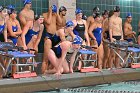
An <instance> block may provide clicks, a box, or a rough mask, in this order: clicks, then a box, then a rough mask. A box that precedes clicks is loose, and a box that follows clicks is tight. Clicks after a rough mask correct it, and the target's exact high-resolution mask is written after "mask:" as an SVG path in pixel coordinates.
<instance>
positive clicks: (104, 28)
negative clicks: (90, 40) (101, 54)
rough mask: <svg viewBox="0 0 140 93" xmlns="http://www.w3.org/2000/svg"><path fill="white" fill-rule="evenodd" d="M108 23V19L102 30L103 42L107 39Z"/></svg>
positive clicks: (104, 22)
mask: <svg viewBox="0 0 140 93" xmlns="http://www.w3.org/2000/svg"><path fill="white" fill-rule="evenodd" d="M108 23H109V22H108V19H106V20H104V21H103V24H102V28H103V33H102V36H103V41H104V40H105V38H106V33H105V31H107V30H108V25H109V24H108Z"/></svg>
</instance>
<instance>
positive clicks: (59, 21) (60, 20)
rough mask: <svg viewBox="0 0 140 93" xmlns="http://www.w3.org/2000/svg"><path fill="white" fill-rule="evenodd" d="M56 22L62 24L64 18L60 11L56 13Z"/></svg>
mask: <svg viewBox="0 0 140 93" xmlns="http://www.w3.org/2000/svg"><path fill="white" fill-rule="evenodd" d="M56 22H57V24H62V19H61V17H60V15H59V14H58V13H57V14H56Z"/></svg>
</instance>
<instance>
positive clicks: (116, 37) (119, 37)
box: [113, 36, 122, 40]
mask: <svg viewBox="0 0 140 93" xmlns="http://www.w3.org/2000/svg"><path fill="white" fill-rule="evenodd" d="M113 38H114V39H116V40H120V39H121V38H122V36H113Z"/></svg>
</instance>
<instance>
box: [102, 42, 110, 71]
mask: <svg viewBox="0 0 140 93" xmlns="http://www.w3.org/2000/svg"><path fill="white" fill-rule="evenodd" d="M103 47H104V59H103V68H104V69H105V68H107V65H108V60H109V55H110V49H109V47H108V44H107V43H105V42H104V45H103Z"/></svg>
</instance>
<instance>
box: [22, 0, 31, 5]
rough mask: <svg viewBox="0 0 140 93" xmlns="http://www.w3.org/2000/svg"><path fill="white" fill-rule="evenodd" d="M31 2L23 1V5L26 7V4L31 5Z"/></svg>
mask: <svg viewBox="0 0 140 93" xmlns="http://www.w3.org/2000/svg"><path fill="white" fill-rule="evenodd" d="M31 3H32V2H31V0H23V4H24V5H26V4H31Z"/></svg>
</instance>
